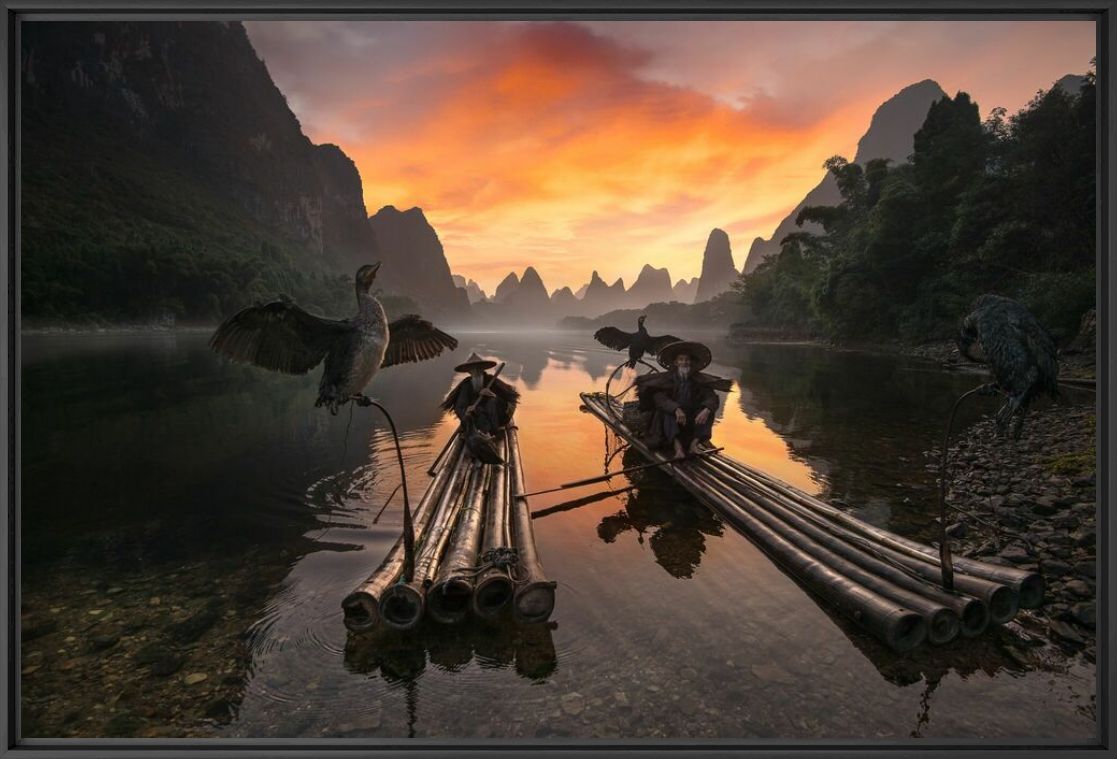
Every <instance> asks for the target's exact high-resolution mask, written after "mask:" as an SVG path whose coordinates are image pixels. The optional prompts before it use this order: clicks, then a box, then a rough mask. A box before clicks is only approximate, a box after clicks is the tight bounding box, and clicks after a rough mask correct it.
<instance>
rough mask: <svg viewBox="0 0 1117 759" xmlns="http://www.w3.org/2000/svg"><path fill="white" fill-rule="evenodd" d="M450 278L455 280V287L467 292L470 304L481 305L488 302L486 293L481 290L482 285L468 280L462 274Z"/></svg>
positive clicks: (452, 275)
mask: <svg viewBox="0 0 1117 759" xmlns="http://www.w3.org/2000/svg"><path fill="white" fill-rule="evenodd" d="M450 278H451V279H452V280H454V285H455V286H456V287H460V288H461V289H462V290H465V294H466V296H468V297H469V302H470V303H471V304H472V303H480V302H481V301H483V300H486V299H487V298H486V296H485V291H484V290H482V289H481V285H479V284H477V283H476V282H474V281H473V280H472V279H469V280H467V279H466V278H465V277H463V276H462V275H461V274H451V275H450Z"/></svg>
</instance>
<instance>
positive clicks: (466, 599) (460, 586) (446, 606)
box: [427, 577, 473, 625]
mask: <svg viewBox="0 0 1117 759" xmlns="http://www.w3.org/2000/svg"><path fill="white" fill-rule="evenodd" d="M472 601H473V585H472V584H471V583H470V582H469V581H467V580H465V579H463V578H461V577H451V578H450V579H448V580H444V581H443V582H440V583H438V584H436V585H433V586H432V587H431V589H430V590H428V591H427V613H429V614H430V616H431V619H433V620H435V621H436V622H441V623H442V624H444V625H454V624H458V623H459V622H462V621H464V620H465V618H466V616H467V615H468V614H469V607H470V604H471V602H472Z"/></svg>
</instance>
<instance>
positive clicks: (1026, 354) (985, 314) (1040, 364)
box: [957, 294, 1059, 438]
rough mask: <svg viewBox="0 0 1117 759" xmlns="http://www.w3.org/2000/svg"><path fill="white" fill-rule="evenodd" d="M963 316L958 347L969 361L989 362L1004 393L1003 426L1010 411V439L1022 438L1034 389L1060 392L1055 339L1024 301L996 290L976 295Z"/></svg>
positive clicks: (999, 417)
mask: <svg viewBox="0 0 1117 759" xmlns="http://www.w3.org/2000/svg"><path fill="white" fill-rule="evenodd" d="M970 309H971V310H970V313H969V314H968V315H967V316H966V317H965V318H964V319H963V320H962V324H961V327H960V329H959V331H958V339H957V342H958V350H959V351H960V352H961V353H962V355H963V356H966V357H967V358H969V359H970V360H971V361H976V362H978V363H983V364H988V365H989V369H990V371H991V372H992V373H993V379H994V383H993V388H995V389H996V390H998V391H1000V392H1002V393H1004V394H1005V395H1006V396H1008V400H1007V401H1006V402H1005V404H1004V405H1003V406H1002V407H1001V408H1000V410H999V411H997V417H996V419H997V427H998V429H999V430H1002V431H1003V429H1004V427H1005V425H1007V424H1008V421H1009V419H1011V418H1012V417H1013V416H1014V415H1015V416H1016V421H1015V423H1014V424H1013V428H1012V436H1013V438H1019V437H1020V430H1021V428H1022V427H1023V424H1024V415H1025V414H1026V413H1027V411H1028V405H1029V404H1030V403H1031V401H1032V398H1034V397H1035V396H1036V395H1037V394H1038V393H1046V394H1048V395H1050V396H1051V397H1052V398H1056V397H1058V394H1059V385H1058V375H1059V362H1058V359H1057V358H1056V353H1057V349H1056V348H1055V341H1054V340H1052V338H1051V335H1050V334H1048V332H1047V330H1045V329H1044V328H1043V326H1042V325H1041V324H1040V323H1039V322H1038V321H1036V318H1035V317H1034V316H1032V314H1031V313H1030V312H1029V311H1028V310H1027V309H1026V308H1024V307H1023V306H1022V305H1020V304H1019V303H1017V302H1016V301H1014V300H1011V299H1009V298H1003V297H1001V296H999V295H991V294H985V295H979V296H978V297H977V298H976V299H975V300H974V302H973V305H972V306H971V307H970Z"/></svg>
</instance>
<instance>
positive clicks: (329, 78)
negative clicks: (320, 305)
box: [246, 20, 1095, 294]
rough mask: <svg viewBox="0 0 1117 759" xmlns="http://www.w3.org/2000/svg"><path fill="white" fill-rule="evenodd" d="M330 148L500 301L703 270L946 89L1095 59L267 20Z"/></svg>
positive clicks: (756, 30)
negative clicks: (904, 113) (927, 95)
mask: <svg viewBox="0 0 1117 759" xmlns="http://www.w3.org/2000/svg"><path fill="white" fill-rule="evenodd" d="M246 26H247V28H248V31H249V35H250V37H251V39H252V42H253V45H254V46H255V47H256V50H257V52H258V53H259V54H260V56H261V57H262V58H263V59H264V60H265V62H266V63H267V65H268V69H269V70H270V72H271V74H272V77H273V78H274V80H275V82H276V84H277V85H278V86H279V88H280V89H281V90H282V91H283V93H284V94H285V95H286V96H287V99H288V102H289V103H290V105H291V108H292V110H293V111H294V112H295V115H296V116H298V118H299V120H300V122H301V123H302V125H303V129H304V131H305V132H306V133H307V135H308V136H309V137H310V139H312V140H313V141H314V142H317V143H324V142H332V143H336V144H337V145H339V146H341V148H342V149H343V150H344V151H345V152H346V153H347V154H348V155H349V156H350V157H351V158H352V159H353V160H354V161H355V162H356V164H357V168H358V169H359V170H360V173H361V179H362V181H363V183H364V195H365V203H366V205H367V206H368V209H369V213H374V212H375V211H376V210H377V209H379V208H380V207H381V206H384V205H389V204H390V205H395V206H397V207H398V208H401V209H406V208H410V207H411V206H420V207H421V208H422V209H423V210H424V212H425V213H426V215H427V218H428V219H429V220H430V222H431V224H433V225H434V227H435V229H436V230H437V232H438V234H439V237H440V238H441V240H442V244H443V247H444V248H445V250H446V256H447V259H448V260H449V262H450V267H451V269H452V271H454V272H455V273H457V274H463V275H465V276H467V277H471V278H473V279H475V280H477V282H478V283H479V284H480V285H481V286H482V287H483V288H484V289H485V291H486V292H487V293H490V294H491V293H492V291H493V290H494V289H495V287H496V284H497V283H498V282H499V281H500V280H501V279H502V278H503V277H504V276H505V275H506V274H507V273H508V272H509V271H513V270H515V271H516V272H517V273H519V272H522V271H523V269H524V267H526V266H528V265H533V266H535V268H536V269H537V270H538V271H539V273H540V274H541V275H542V277H543V280H544V282H545V284H546V285H547V288H548V290H553V289H555V288H557V287H561V286H564V285H569V286H570V287H571V288H572V289H577V288H578V287H579V286H580V285H582V284H583V283H585V282H586V281H588V279H589V275H590V272H591V271H592V270H594V269H596V270H597V271H598V272H600V274H601V276H602V277H603V278H604V279H605V280H606V281H607V282H612V281H613V280H614V279H615V278H617V277H619V276H620V277H624V279H625V283H626V285H631V284H632V281H633V280H634V279H635V276H636V274H637V273H638V271H639V269H640V267H641V266H642V265H643V264H645V263H650V264H652V265H653V266H657V267H663V266H666V267H667V268H668V269H670V271H671V277H672V281H676V280H678V279H679V278H681V277H686V278H690V277H693V276H697V275H698V273H699V269H700V266H701V258H702V250H703V247H704V245H705V241H706V237H707V236H708V234H709V232H710V230H711V229H712V228H714V227H721V228H722V229H724V230H726V231H727V232H728V233H729V237H730V241H731V243H732V246H733V259H734V262H735V264H736V265H737V267H738V268H741V266H742V265H743V264H744V259H745V256H746V255H747V253H748V249H749V246H750V244H751V243H752V240H753V238H754V237H757V236H763V237H768V236H769V235H771V234H772V231H773V230H774V228H775V226H776V224H777V223H778V222H779V221H780V220H781V219H782V218H783V217H784V216H785V215H786V214H787V213H788V211H789V210H790V209H792V208H793V207H794V206H795V205H796V204H797V203H798V202H799V201H800V200H801V199H802V198H803V195H804V194H806V192H807V191H808V190H810V189H811V188H812V187H813V186H814V185H815V184H816V183H817V182H818V181H819V179H820V178H821V177H822V175H823V169H822V168H821V165H822V162H823V161H824V160H825V159H826V158H828V157H829V156H831V155H834V154H836V153H837V154H842V155H845V156H847V157H848V158H851V159H852V158H853V154H854V152H855V149H856V144H857V140H858V138H859V137H860V136H861V135H862V134H863V133H864V131H865V130H866V129H867V127H868V125H869V120H870V118H871V117H872V114H873V111H874V110H875V109H876V108H877V106H879V105H880V104H881V103H882V102H883V101H884V100H886V99H888V98H889V97H891V96H892V95H894V94H895V93H896V92H897V91H899V90H900V89H902V88H903V87H905V86H907V85H909V84H913V83H915V82H918V81H920V80H923V79H928V78H929V79H934V80H935V81H937V82H938V83H939V84H940V85H941V86H942V87H943V89H944V90H946V91H947V92H948V93H950V94H951V95H953V94H954V93H955V92H957V91H958V90H964V91H966V92H969V93H970V95H971V96H972V97H973V98H974V99H975V100H976V101H977V102H978V104H979V105H980V107H981V112H982V116H983V117H984V116H985V115H987V114H988V113H989V111H990V110H992V108H994V107H997V106H1003V107H1005V108H1007V109H1009V111H1010V112H1014V111H1016V110H1017V109H1019V108H1021V107H1022V106H1023V105H1025V104H1026V103H1027V102H1028V100H1029V99H1030V98H1031V97H1032V96H1033V95H1034V94H1035V93H1036V91H1037V90H1039V89H1041V88H1044V89H1045V88H1048V87H1050V86H1051V84H1052V83H1053V82H1054V81H1055V80H1057V79H1059V78H1060V77H1062V76H1063V75H1065V74H1070V73H1077V74H1081V73H1085V72H1086V71H1087V70H1088V68H1089V65H1090V60H1091V58H1093V57H1094V55H1095V28H1094V23H1093V22H1092V21H1074V20H1071V21H1063V20H1060V21H688V22H678V21H598V22H588V23H583V22H577V23H574V22H554V21H527V22H494V21H456V22H443V21H336V22H335V21H329V22H314V21H290V22H284V21H255V22H250V23H247V24H246Z"/></svg>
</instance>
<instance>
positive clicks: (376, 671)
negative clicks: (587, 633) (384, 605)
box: [345, 617, 558, 738]
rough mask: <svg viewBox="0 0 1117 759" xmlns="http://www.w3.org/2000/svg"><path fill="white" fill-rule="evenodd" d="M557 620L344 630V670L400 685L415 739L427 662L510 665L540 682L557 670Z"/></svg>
mask: <svg viewBox="0 0 1117 759" xmlns="http://www.w3.org/2000/svg"><path fill="white" fill-rule="evenodd" d="M557 627H558V623H557V622H553V621H552V622H547V623H544V624H537V625H522V624H518V623H516V622H514V621H513V620H512V619H510V618H508V617H504V618H501V619H499V620H495V621H492V622H488V621H483V620H479V619H476V618H473V619H470V620H469V621H468V622H466V623H465V624H461V625H441V624H438V623H436V622H431V621H424V622H423V623H422V624H421V625H420V626H419V627H417V628H415V629H413V630H407V631H402V630H393V629H390V628H387V627H381V628H379V629H377V630H376V631H374V632H373V633H370V634H368V635H357V634H353V633H350V634H349V635H348V637H347V638H346V641H345V668H346V670H347V671H349V672H352V673H355V674H362V675H370V676H371V675H379V676H380V677H381V678H383V680H384V681H385V682H388V683H399V684H402V685H403V686H404V687H405V688H406V699H405V701H406V704H407V712H408V714H407V724H408V737H411V738H413V737H415V726H416V721H417V718H418V710H419V687H418V686H419V682H420V679H421V678H422V676H423V673H424V672H425V671H426V668H427V666H428V664H429V665H430V666H433V667H434V668H436V669H438V670H441V671H443V672H462V671H463V670H465V669H466V668H467V667H468V666H469V665H470V664H471V663H473V662H476V663H477V666H479V667H481V668H483V669H506V668H511V669H513V670H514V671H515V672H516V674H517V675H519V676H520V677H523V678H526V679H529V680H532V681H534V682H545V681H546V680H547V678H549V677H550V676H551V675H552V674H554V672H555V670H556V669H557V668H558V656H557V654H556V653H555V642H554V638H553V636H552V633H553V631H554V630H555V629H556V628H557Z"/></svg>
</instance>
